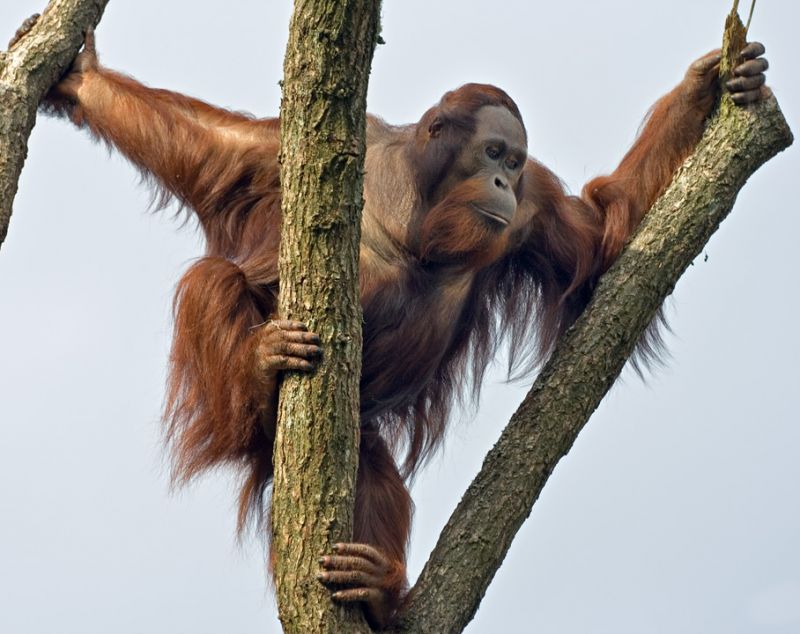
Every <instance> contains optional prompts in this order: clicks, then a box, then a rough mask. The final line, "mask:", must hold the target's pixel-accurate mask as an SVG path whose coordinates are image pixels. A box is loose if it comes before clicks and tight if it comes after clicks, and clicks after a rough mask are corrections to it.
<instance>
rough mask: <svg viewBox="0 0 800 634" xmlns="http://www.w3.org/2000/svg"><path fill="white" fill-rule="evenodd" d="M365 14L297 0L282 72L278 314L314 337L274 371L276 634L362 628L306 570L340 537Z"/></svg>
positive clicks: (360, 7) (363, 3) (371, 23)
mask: <svg viewBox="0 0 800 634" xmlns="http://www.w3.org/2000/svg"><path fill="white" fill-rule="evenodd" d="M379 18H380V2H379V1H378V0H343V1H342V0H339V1H333V0H297V1H296V2H295V10H294V15H293V17H292V23H291V27H290V29H291V30H290V35H289V44H288V47H287V52H286V59H285V63H284V83H283V101H282V104H281V139H282V149H281V187H282V193H283V224H282V234H281V250H280V260H279V267H280V279H281V294H280V312H281V316H282V317H283V318H288V319H297V320H300V321H304V322H306V323H307V324H308V326H309V328H310V329H311V330H313V331H315V332H317V333H318V334H319V335H320V338H321V340H322V346H323V348H324V355H325V356H324V360H323V362H322V364H321V366H320V368H319V369H318V370H317V371H316V372H315V373H314V374H313V375H311V376H308V375H300V374H296V373H286V376H285V377H284V379H283V385H282V387H281V394H280V406H279V423H278V434H277V439H276V442H275V458H274V465H275V479H274V492H273V500H272V527H273V528H272V540H273V541H272V547H273V552H274V555H275V557H274V567H275V585H276V589H277V593H278V608H279V614H280V618H281V622H282V623H283V627H284V630H285V631H286V632H296V633H302V634H312V633H316V632H329V633H334V632H357V631H369V628H368V627H367V626H366V625H365V624H364V621H363V617H362V616H361V612H360V610H358V609H353V608H344V607H341V606H337V605H335V604H334V603H333V602H332V601H331V598H330V592H329V591H328V590H327V589H326V588H324V587H323V586H322V585H321V584H320V583H319V582H318V581H317V579H316V575H317V573H318V572H319V571H320V566H319V563H318V559H319V557H320V556H321V555H323V554H324V553H329V552H331V546H332V545H333V544H335V543H337V542H340V541H350V539H351V537H352V514H353V492H354V488H355V480H356V472H357V468H358V441H359V379H360V376H361V303H360V293H359V283H358V253H359V240H360V218H361V209H362V205H363V198H362V196H363V194H362V191H363V169H364V155H365V152H366V143H365V126H366V114H365V108H366V92H367V81H368V77H369V69H370V64H371V61H372V55H373V52H374V49H375V44H376V42H377V40H378V29H379Z"/></svg>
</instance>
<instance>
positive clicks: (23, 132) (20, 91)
mask: <svg viewBox="0 0 800 634" xmlns="http://www.w3.org/2000/svg"><path fill="white" fill-rule="evenodd" d="M107 3H108V0H52V2H50V4H49V5H48V6H47V8H46V9H45V11H44V13H43V14H42V16H41V17H40V18H39V20H38V21H37V22H36V25H35V26H34V27H33V28H32V29H31V31H30V32H29V33H28V34H27V35H26V36H24V37H23V38H22V39H21V40H20V41H19V42H17V44H16V45H15V46H13V47H12V48H11V49H10V50H9V51H8V52H6V53H0V246H2V244H3V240H5V237H6V234H7V232H8V223H9V221H10V220H11V208H12V205H13V203H14V196H16V194H17V184H18V182H19V175H20V173H21V172H22V166H23V165H24V164H25V158H26V157H27V155H28V138H29V137H30V135H31V130H33V125H34V123H35V122H36V109H37V108H38V106H39V102H40V101H41V99H42V97H43V96H44V95H45V93H46V92H47V91H48V90H50V87H51V86H52V85H53V84H54V83H55V82H56V81H57V80H58V78H59V77H60V76H61V75H62V73H64V71H65V70H67V68H68V67H69V65H70V63H71V62H72V60H73V59H75V56H76V55H77V54H78V50H79V49H80V47H81V44H83V34H84V33H85V32H86V30H87V29H88V28H90V27H94V26H96V25H97V23H98V22H99V21H100V17H101V16H102V15H103V10H104V9H105V7H106V4H107Z"/></svg>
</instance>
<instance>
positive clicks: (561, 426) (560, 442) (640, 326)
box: [396, 96, 792, 633]
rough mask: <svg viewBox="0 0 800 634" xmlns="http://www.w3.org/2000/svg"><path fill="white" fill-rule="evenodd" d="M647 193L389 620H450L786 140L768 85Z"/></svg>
mask: <svg viewBox="0 0 800 634" xmlns="http://www.w3.org/2000/svg"><path fill="white" fill-rule="evenodd" d="M728 101H729V97H727V96H726V97H725V98H724V100H723V106H722V107H721V108H720V112H719V113H718V114H717V116H716V117H715V118H714V119H713V120H712V122H711V123H710V124H709V126H708V128H707V130H706V132H705V134H704V136H703V138H702V140H701V141H700V143H699V144H698V146H697V148H696V150H695V152H694V153H693V155H692V156H690V157H689V158H688V159H687V160H686V162H685V163H684V165H683V166H682V167H681V168H680V170H679V171H678V173H677V174H676V175H675V177H674V180H673V182H672V184H671V185H670V186H669V188H668V189H667V190H666V191H665V192H664V194H663V195H662V196H661V198H660V199H659V200H658V201H656V203H655V204H654V205H653V208H652V209H651V210H650V211H649V213H648V214H647V216H646V217H645V219H644V221H643V222H642V225H641V226H640V228H639V230H638V232H637V233H636V235H635V237H634V238H633V239H632V241H631V243H630V244H629V245H628V247H627V248H626V250H625V251H624V252H623V254H622V255H621V256H620V258H619V260H618V261H617V262H616V263H615V264H614V266H613V267H612V268H611V269H610V270H609V271H608V273H607V274H606V275H605V276H604V277H603V278H602V280H601V282H600V284H599V286H598V288H597V291H596V293H595V296H594V298H593V300H592V302H591V304H590V305H589V307H588V308H587V309H586V311H585V312H584V314H583V315H582V316H581V318H580V319H579V320H578V321H577V323H576V324H575V326H574V327H573V328H572V329H571V330H570V331H569V332H568V333H567V334H566V336H565V337H564V338H563V340H562V341H561V342H560V344H559V346H558V348H557V349H556V351H555V352H554V354H553V356H552V357H551V358H550V360H549V361H548V363H547V364H546V365H545V367H544V369H543V370H542V372H541V374H540V375H539V377H538V378H537V379H536V382H535V383H534V385H533V387H532V388H531V390H530V392H529V393H528V395H527V396H526V398H525V400H524V401H523V403H522V404H521V405H520V407H519V409H518V410H517V411H516V413H515V414H514V415H513V416H512V418H511V421H510V422H509V424H508V426H507V427H506V429H505V431H504V432H503V434H502V436H501V438H500V440H499V441H498V442H497V444H496V445H495V446H494V448H493V449H492V450H491V452H490V453H489V454H488V455H487V457H486V460H485V462H484V464H483V467H482V469H481V471H480V473H479V474H478V475H477V476H476V478H475V479H474V480H473V482H472V484H471V485H470V487H469V489H468V490H467V492H466V493H465V494H464V497H463V498H462V500H461V502H460V503H459V505H458V507H457V508H456V510H455V511H454V512H453V514H452V516H451V518H450V520H449V521H448V523H447V525H446V526H445V528H444V530H443V531H442V534H441V535H440V537H439V541H438V543H437V545H436V547H435V548H434V550H433V552H432V554H431V556H430V559H429V560H428V562H427V564H426V566H425V568H424V569H423V571H422V573H421V575H420V577H419V579H418V581H417V583H416V586H415V587H414V589H413V591H412V598H411V600H410V603H409V606H408V609H407V611H406V613H405V615H404V619H403V621H402V623H400V624H399V626H398V628H397V630H396V631H398V632H420V633H421V632H460V631H462V630H463V628H464V627H465V626H466V624H467V623H468V622H469V621H470V620H471V619H472V617H473V616H474V614H475V612H476V611H477V609H478V606H479V604H480V601H481V599H482V598H483V595H484V593H485V591H486V588H487V587H488V585H489V583H490V582H491V580H492V578H493V576H494V574H495V572H496V571H497V569H498V568H499V567H500V564H501V563H502V561H503V559H504V557H505V555H506V553H507V552H508V548H509V547H510V545H511V542H512V540H513V538H514V536H515V535H516V533H517V531H518V530H519V528H520V526H521V525H522V523H523V522H524V521H525V519H526V518H527V517H528V515H529V514H530V512H531V508H532V507H533V504H534V502H535V501H536V499H537V498H538V496H539V494H540V493H541V491H542V488H543V487H544V485H545V483H546V482H547V479H548V477H549V476H550V474H551V473H552V472H553V469H554V468H555V466H556V464H557V463H558V461H559V460H560V459H561V458H562V457H563V456H565V455H566V454H567V452H568V451H569V450H570V448H571V447H572V444H573V443H574V442H575V439H576V438H577V436H578V433H579V432H580V431H581V429H582V428H583V426H584V425H585V424H586V422H587V421H588V419H589V417H590V415H591V414H592V412H593V411H594V410H595V408H596V407H597V406H598V405H599V403H600V401H601V400H602V398H603V396H604V395H605V394H606V392H607V391H608V389H609V388H610V387H611V385H612V384H613V382H614V380H615V379H616V378H617V376H618V375H619V373H620V372H621V371H622V368H623V366H624V365H625V362H626V360H627V359H628V357H629V356H630V354H631V353H632V351H633V349H634V347H635V345H636V342H637V341H638V340H639V338H640V337H641V335H642V333H643V332H644V331H645V329H646V328H647V326H648V325H649V324H650V322H651V320H652V319H653V317H654V315H655V314H656V311H657V310H658V307H659V306H660V305H661V303H662V302H663V300H664V298H665V297H667V295H669V294H670V293H671V292H672V290H673V288H674V287H675V284H676V282H677V281H678V279H679V278H680V276H681V275H682V273H683V272H684V271H685V270H686V268H687V267H688V266H689V265H690V264H691V263H692V260H693V259H694V258H695V257H697V255H698V254H699V253H700V252H701V251H702V248H703V246H704V245H705V244H706V242H707V241H708V240H709V238H710V237H711V235H712V234H713V233H714V231H715V230H716V229H717V227H718V226H719V224H720V223H721V222H722V220H723V219H724V218H725V217H726V216H727V215H728V213H729V212H730V210H731V209H732V207H733V204H734V201H735V200H736V196H737V194H738V192H739V190H740V189H741V188H742V186H743V185H744V184H745V182H746V181H747V179H748V178H749V177H750V176H751V175H752V174H753V172H755V171H756V170H757V169H758V168H759V167H760V166H761V165H763V164H764V163H765V162H766V161H768V160H769V159H770V158H772V157H773V156H775V155H776V154H777V153H778V152H780V151H782V150H784V149H786V148H787V147H788V146H789V145H791V143H792V133H791V131H790V130H789V127H788V125H787V123H786V120H785V119H784V117H783V114H782V113H781V111H780V108H779V107H778V104H777V101H776V100H775V98H774V97H773V96H770V97H769V98H768V99H766V100H765V101H763V102H761V103H759V104H757V105H755V106H750V107H747V108H740V107H736V106H732V104H730V105H729V104H727V103H726V102H728Z"/></svg>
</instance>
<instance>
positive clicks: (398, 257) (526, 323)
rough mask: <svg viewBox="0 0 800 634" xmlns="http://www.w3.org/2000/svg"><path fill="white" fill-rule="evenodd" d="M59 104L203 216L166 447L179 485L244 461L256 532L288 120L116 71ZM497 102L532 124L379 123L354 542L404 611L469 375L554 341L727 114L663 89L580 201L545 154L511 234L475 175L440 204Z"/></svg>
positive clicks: (370, 160) (442, 106)
mask: <svg viewBox="0 0 800 634" xmlns="http://www.w3.org/2000/svg"><path fill="white" fill-rule="evenodd" d="M51 106H52V107H53V108H55V109H59V108H61V109H66V110H67V112H68V114H69V116H70V117H71V118H72V119H73V120H74V121H75V122H76V123H77V124H79V125H83V126H85V127H87V128H88V129H89V130H90V131H91V132H92V133H93V134H94V135H96V136H97V137H99V138H101V139H103V140H105V141H107V142H108V143H110V144H111V145H113V146H115V147H117V148H118V149H119V150H120V151H121V152H122V153H123V154H125V155H126V156H127V157H128V158H129V159H130V160H131V161H132V162H133V163H135V164H136V165H137V166H138V167H139V168H140V169H141V170H142V171H143V172H144V173H145V174H147V175H148V176H150V177H152V178H153V179H154V180H155V181H156V183H157V185H158V186H159V187H160V188H161V189H162V191H165V192H168V193H169V194H170V195H172V196H174V197H175V198H177V199H178V201H179V202H180V203H181V204H183V205H184V206H186V207H189V208H191V209H193V210H194V211H195V212H196V214H197V218H198V220H199V223H200V226H201V227H202V229H203V232H204V234H205V237H206V240H207V251H206V255H205V256H204V257H202V258H201V259H200V260H198V261H197V262H196V263H195V264H194V265H193V266H192V267H191V268H190V269H189V270H188V271H187V273H186V274H185V276H184V277H183V279H182V280H181V282H180V283H179V285H178V289H177V294H176V299H175V337H174V343H173V348H172V355H171V372H170V379H169V388H168V397H167V421H168V435H169V438H170V440H171V441H172V446H173V448H174V453H175V459H176V474H177V476H178V477H179V478H180V479H188V478H191V477H193V476H195V475H196V474H198V473H200V472H201V471H204V470H206V469H208V468H210V467H213V466H216V465H220V464H231V465H236V466H239V467H241V468H242V472H243V477H244V483H243V487H242V491H241V513H240V522H241V523H244V522H245V519H246V517H247V515H248V513H249V512H251V511H255V513H256V515H259V514H260V512H261V510H262V495H263V493H264V490H265V488H266V487H267V486H268V484H269V482H270V480H271V477H272V442H273V439H274V419H273V416H272V414H271V412H273V411H274V407H272V406H271V403H272V401H273V400H274V399H275V398H276V395H275V394H274V393H271V392H270V391H269V390H270V389H271V388H269V387H268V385H267V384H266V383H265V380H264V377H263V376H261V375H260V373H259V371H258V363H257V361H256V343H257V337H256V334H255V333H257V331H258V328H259V326H260V325H261V324H263V323H264V322H265V321H267V320H268V319H270V318H271V317H274V316H275V312H276V294H277V290H278V272H277V252H278V243H279V239H280V183H279V178H278V165H277V154H278V149H279V125H278V121H277V120H276V119H269V120H260V121H259V120H254V119H252V118H250V117H248V116H244V115H240V114H235V113H231V112H227V111H225V110H220V109H216V108H213V107H211V106H209V105H207V104H205V103H202V102H200V101H196V100H194V99H190V98H187V97H184V96H181V95H177V94H175V93H171V92H167V91H162V90H153V89H150V88H146V87H144V86H142V85H141V84H139V83H137V82H135V81H134V80H132V79H129V78H127V77H124V76H122V75H119V74H116V73H113V72H111V71H108V70H105V69H102V68H98V69H93V70H90V71H87V72H85V73H84V74H83V77H82V82H81V86H80V90H79V92H78V99H77V102H76V103H71V104H67V105H65V104H63V103H59V102H58V101H57V100H53V103H52V104H51ZM484 106H502V107H504V108H506V109H507V110H508V111H509V112H511V113H512V114H513V115H514V117H516V118H517V119H519V120H520V122H521V116H520V113H519V110H518V109H517V106H516V105H515V104H514V102H513V101H512V100H511V99H510V98H509V97H508V95H506V94H505V93H504V92H503V91H501V90H499V89H498V88H495V87H492V86H486V85H478V84H469V85H466V86H463V87H461V88H459V89H458V90H456V91H453V92H450V93H447V94H446V95H445V96H444V97H443V98H442V100H441V102H440V103H439V104H438V105H437V106H435V107H434V108H432V109H431V110H429V111H428V112H427V113H425V115H424V116H423V117H422V119H421V120H420V122H419V123H418V124H415V125H410V126H402V127H393V126H389V125H387V124H385V123H384V122H383V121H381V120H380V119H377V118H374V117H373V118H370V119H369V124H368V154H367V160H366V179H365V199H366V207H365V215H364V227H363V236H364V237H363V241H362V253H361V286H362V302H363V308H364V362H363V374H362V378H361V393H362V443H361V466H360V470H359V476H358V484H357V500H356V514H355V536H354V539H355V540H356V541H363V542H366V543H370V544H373V545H375V546H377V547H378V548H379V549H380V550H382V551H383V552H384V553H385V554H386V555H387V556H388V557H389V558H390V559H391V560H392V561H394V562H396V574H393V575H391V576H390V579H389V580H388V581H387V582H386V584H387V590H388V591H389V592H390V593H391V594H392V595H393V597H394V600H395V601H396V600H398V598H399V596H400V594H401V591H402V587H403V585H404V583H405V573H404V563H405V549H406V541H407V539H408V535H409V530H410V521H411V512H412V503H411V499H410V497H409V495H408V491H407V489H406V486H405V484H404V479H405V478H406V477H408V476H409V475H410V474H412V473H413V472H414V471H415V469H417V467H418V466H419V465H420V464H421V462H422V461H423V460H424V458H425V457H426V456H428V455H429V454H430V452H431V451H432V450H433V449H435V448H436V447H437V446H438V445H439V443H440V442H441V440H442V437H443V434H444V430H445V425H446V423H447V420H448V415H449V411H450V408H451V405H452V403H453V401H454V399H456V398H457V397H458V396H459V395H460V394H462V388H464V387H465V384H466V383H467V382H470V383H471V384H473V385H476V386H477V385H478V384H480V382H481V380H482V377H483V372H484V369H485V368H486V367H487V365H488V362H489V360H490V359H491V358H492V357H493V355H494V354H495V352H496V350H497V347H498V345H499V343H500V342H501V340H502V339H503V338H504V337H507V338H508V340H509V341H510V348H511V354H512V367H514V368H517V369H520V370H522V371H525V370H528V369H530V368H531V367H532V366H533V365H534V364H535V362H536V361H537V360H538V359H541V357H542V355H544V354H547V353H548V352H549V351H550V350H551V349H552V346H553V344H554V342H555V341H556V339H557V338H558V336H559V335H560V334H561V333H562V332H563V331H564V330H565V329H566V328H567V327H568V326H569V325H570V324H571V323H572V321H573V320H574V319H575V318H576V316H577V315H578V314H579V313H580V311H581V310H582V309H583V308H584V306H585V305H586V302H587V301H588V299H589V297H590V295H591V293H592V290H593V288H594V285H595V283H596V281H597V279H598V277H599V276H600V275H601V274H602V273H603V272H604V271H605V270H606V269H607V268H608V266H609V265H610V264H611V262H613V260H614V259H615V258H616V257H617V255H618V254H619V252H620V250H621V249H622V247H623V245H624V243H625V241H626V239H627V238H628V236H629V235H630V232H631V230H632V229H633V228H634V227H635V226H636V225H637V224H638V222H639V221H640V219H641V218H642V215H643V214H644V213H645V211H646V210H647V209H648V207H649V206H650V205H651V203H652V202H653V201H654V199H655V198H656V197H657V195H658V194H659V193H660V192H661V190H662V189H663V188H664V187H665V186H666V184H667V182H668V181H669V179H670V177H671V175H672V173H673V172H674V170H675V168H676V166H677V165H678V164H679V163H680V161H681V160H682V158H683V157H684V156H685V155H686V154H687V153H688V152H689V151H690V150H691V148H692V147H693V145H694V144H695V143H696V141H697V139H698V138H699V135H700V133H701V131H702V125H703V120H704V118H705V116H706V115H707V112H708V109H709V107H710V102H709V103H705V102H700V101H698V100H694V101H693V100H692V99H689V98H687V96H686V91H685V90H683V89H682V88H681V86H679V87H678V88H677V89H676V90H675V91H673V92H672V93H670V94H668V95H667V96H665V97H664V98H663V99H662V100H661V101H659V102H658V103H657V104H656V106H655V107H654V109H653V111H652V113H651V115H650V117H649V120H648V122H647V123H646V125H645V126H644V128H643V130H642V133H641V134H640V136H639V138H638V140H637V141H636V143H635V145H634V146H633V148H632V149H631V150H630V152H629V153H628V154H627V155H626V156H625V158H624V159H623V161H622V163H621V164H620V166H619V167H618V168H617V170H616V171H615V172H614V173H613V174H611V175H609V176H604V177H600V178H596V179H594V180H592V181H590V182H589V183H588V184H587V185H586V186H585V188H584V190H583V192H582V195H581V196H580V197H577V196H572V195H569V194H568V193H567V192H566V191H565V189H564V187H563V185H562V183H561V182H560V181H559V180H558V178H556V177H555V176H554V175H553V174H552V172H550V171H549V170H548V169H547V168H546V167H544V166H543V165H541V164H540V163H538V162H536V161H535V160H533V159H529V160H528V162H527V164H526V166H525V168H524V173H523V176H522V179H521V180H520V182H519V184H518V186H517V187H516V190H515V194H516V198H517V201H518V209H517V212H516V215H515V217H514V219H513V221H512V223H511V226H510V227H509V228H508V229H507V230H506V231H505V232H503V233H502V234H500V235H498V232H497V231H496V230H493V231H489V230H487V228H486V224H485V222H481V221H480V220H479V219H477V218H476V217H475V214H474V213H469V210H468V209H467V207H468V205H469V203H470V202H472V201H474V200H475V198H476V197H477V196H480V189H479V188H478V187H476V186H474V185H473V184H472V183H471V182H470V181H469V180H466V181H464V182H463V183H461V185H458V186H456V187H454V188H453V189H452V190H451V191H450V192H448V193H447V195H445V196H444V197H443V198H442V199H441V200H434V199H433V197H434V192H436V191H437V185H438V184H440V183H441V182H442V179H443V178H444V176H445V175H446V174H447V172H448V169H449V165H450V164H451V162H452V161H453V158H454V156H456V154H457V153H458V151H459V149H460V148H461V147H463V146H464V144H465V143H466V141H467V140H468V139H469V138H470V136H471V135H472V134H473V131H474V128H475V114H476V112H477V111H478V110H479V109H480V108H482V107H484ZM434 132H435V134H434ZM534 335H535V336H534ZM537 342H538V343H537ZM400 450H404V452H405V457H404V459H403V460H402V462H401V464H400V466H398V464H397V463H396V460H395V453H396V452H397V451H400Z"/></svg>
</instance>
